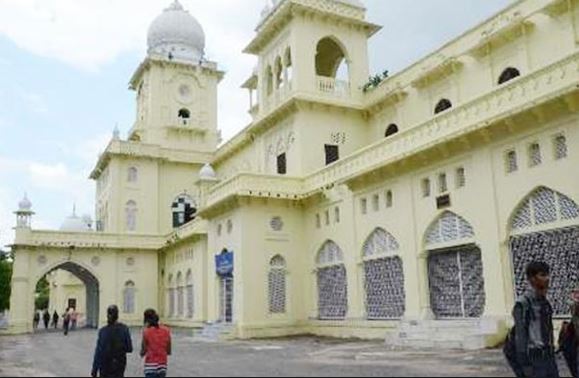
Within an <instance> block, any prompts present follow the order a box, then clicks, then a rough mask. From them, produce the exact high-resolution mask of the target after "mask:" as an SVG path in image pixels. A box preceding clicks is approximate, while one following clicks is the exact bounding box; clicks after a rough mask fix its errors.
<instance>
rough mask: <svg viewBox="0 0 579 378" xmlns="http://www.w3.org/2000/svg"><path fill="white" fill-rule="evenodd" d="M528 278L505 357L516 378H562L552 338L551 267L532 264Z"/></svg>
mask: <svg viewBox="0 0 579 378" xmlns="http://www.w3.org/2000/svg"><path fill="white" fill-rule="evenodd" d="M526 276H527V281H528V283H529V287H528V289H527V291H526V292H525V293H524V294H523V295H521V296H520V297H519V298H518V299H517V301H516V303H515V307H514V309H513V317H514V320H515V326H514V327H513V329H512V330H511V332H510V333H509V336H508V338H507V341H506V343H505V347H504V353H505V357H506V358H507V361H508V362H509V364H510V366H511V368H512V369H513V371H514V372H515V374H516V376H517V377H521V378H523V377H524V378H531V377H532V378H542V377H545V378H559V370H558V367H557V361H556V355H555V342H554V334H553V332H554V330H553V308H552V307H551V304H550V303H549V301H548V300H547V293H548V291H549V284H550V268H549V265H547V264H546V263H544V262H538V261H535V262H531V263H530V264H529V265H527V268H526Z"/></svg>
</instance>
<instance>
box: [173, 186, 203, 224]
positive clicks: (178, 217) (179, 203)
mask: <svg viewBox="0 0 579 378" xmlns="http://www.w3.org/2000/svg"><path fill="white" fill-rule="evenodd" d="M171 210H172V213H173V228H178V227H181V226H183V225H185V224H187V223H189V222H191V221H192V220H193V219H195V215H196V214H197V205H196V204H195V202H194V201H193V199H192V198H191V197H189V196H188V195H187V194H181V195H180V196H179V197H177V198H176V199H175V201H173V204H172V205H171Z"/></svg>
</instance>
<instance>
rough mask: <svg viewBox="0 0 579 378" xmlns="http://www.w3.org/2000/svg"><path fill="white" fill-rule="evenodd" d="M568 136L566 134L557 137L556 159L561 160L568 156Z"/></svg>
mask: <svg viewBox="0 0 579 378" xmlns="http://www.w3.org/2000/svg"><path fill="white" fill-rule="evenodd" d="M567 154H568V149H567V138H565V136H564V135H559V136H557V137H555V159H557V160H560V159H564V158H566V157H567Z"/></svg>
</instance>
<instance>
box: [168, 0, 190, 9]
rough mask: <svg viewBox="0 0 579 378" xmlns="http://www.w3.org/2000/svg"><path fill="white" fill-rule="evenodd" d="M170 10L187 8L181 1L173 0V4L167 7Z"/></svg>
mask: <svg viewBox="0 0 579 378" xmlns="http://www.w3.org/2000/svg"><path fill="white" fill-rule="evenodd" d="M166 10H168V11H172V10H173V11H179V10H185V8H183V5H181V3H180V2H179V0H175V1H173V3H172V4H171V5H169V7H168V8H167V9H166Z"/></svg>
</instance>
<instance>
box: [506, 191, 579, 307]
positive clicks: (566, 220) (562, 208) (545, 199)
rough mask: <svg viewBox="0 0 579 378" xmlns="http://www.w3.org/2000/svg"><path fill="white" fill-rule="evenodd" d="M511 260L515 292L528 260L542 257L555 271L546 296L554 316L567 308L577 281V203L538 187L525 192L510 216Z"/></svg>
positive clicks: (521, 290)
mask: <svg viewBox="0 0 579 378" xmlns="http://www.w3.org/2000/svg"><path fill="white" fill-rule="evenodd" d="M509 244H510V252H511V261H512V262H513V272H512V273H513V277H514V279H515V295H517V296H519V295H522V294H523V293H524V292H525V290H527V287H528V284H527V279H526V277H525V269H526V267H527V265H528V264H529V263H530V262H531V261H543V262H545V263H547V264H549V266H550V268H551V271H552V272H556V274H554V275H553V278H552V279H551V284H550V287H549V295H548V299H549V301H550V302H551V305H552V306H553V311H554V314H555V316H557V317H565V316H567V315H568V314H569V312H570V310H571V309H570V306H569V298H570V294H571V290H573V289H574V288H576V287H577V286H578V285H579V276H578V275H577V270H578V269H579V206H578V205H577V203H576V202H575V201H573V200H572V199H571V198H569V197H568V196H566V195H564V194H562V193H559V192H556V191H554V190H551V189H549V188H546V187H540V188H538V189H536V190H534V191H533V192H532V193H531V194H530V195H528V196H527V197H526V198H525V199H524V200H523V202H522V204H521V205H519V206H518V207H517V209H516V210H515V211H514V214H513V216H512V220H511V238H510V243H509Z"/></svg>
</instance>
